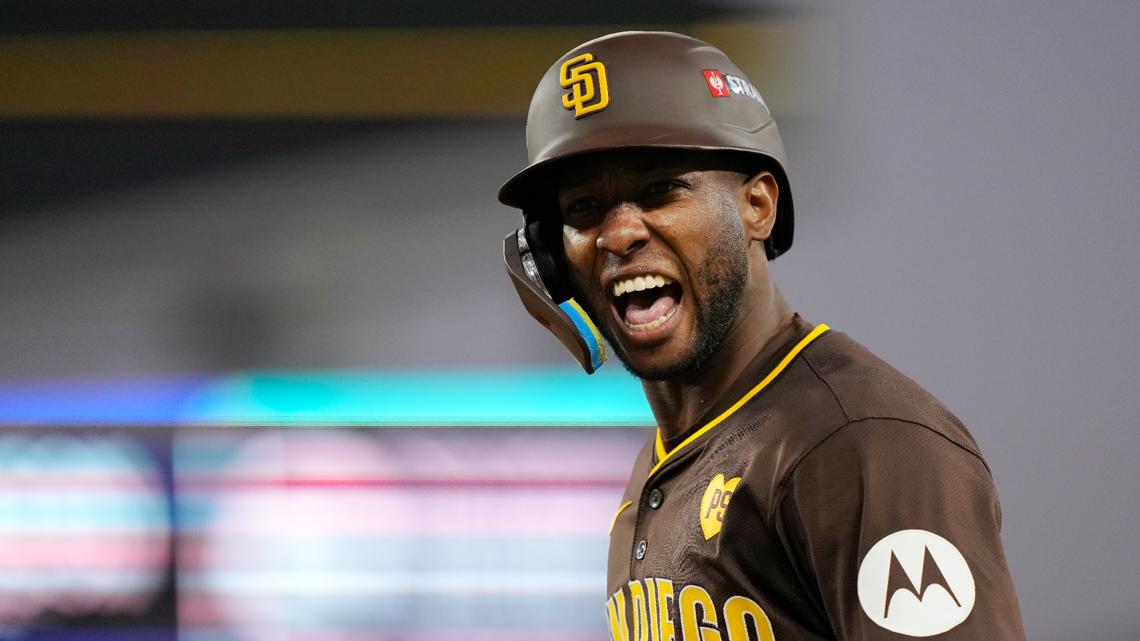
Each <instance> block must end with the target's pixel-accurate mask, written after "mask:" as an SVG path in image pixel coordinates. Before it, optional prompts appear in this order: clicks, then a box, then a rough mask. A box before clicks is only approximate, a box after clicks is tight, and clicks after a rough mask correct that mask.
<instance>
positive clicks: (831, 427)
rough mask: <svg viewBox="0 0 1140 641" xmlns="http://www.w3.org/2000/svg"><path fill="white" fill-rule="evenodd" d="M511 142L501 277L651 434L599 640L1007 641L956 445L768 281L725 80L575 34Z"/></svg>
mask: <svg viewBox="0 0 1140 641" xmlns="http://www.w3.org/2000/svg"><path fill="white" fill-rule="evenodd" d="M527 147H528V150H529V157H530V164H529V166H528V167H527V168H526V169H524V170H523V171H522V172H520V173H519V174H518V175H516V176H514V177H513V178H511V179H510V180H508V181H507V182H506V184H505V185H504V186H503V188H502V190H501V191H500V192H499V198H500V200H501V201H502V202H503V203H505V204H507V205H511V206H514V207H518V208H521V209H522V210H523V215H524V222H525V224H524V226H523V227H522V228H521V229H519V230H518V231H516V232H514V233H512V234H510V235H508V237H507V238H506V241H505V245H504V248H505V258H506V264H507V271H508V274H509V275H510V276H511V280H512V282H513V283H514V284H515V287H516V289H517V290H518V292H519V295H520V298H521V299H522V301H523V303H524V305H525V307H526V308H527V310H528V311H529V312H530V313H531V315H533V316H534V317H535V318H536V319H537V320H538V321H539V322H540V323H542V324H543V325H544V326H546V327H547V328H548V329H550V330H551V331H552V332H553V333H554V334H555V335H556V336H557V337H558V338H559V340H561V341H562V343H563V344H564V345H565V346H566V347H567V348H568V349H569V350H570V352H571V353H572V354H573V355H574V356H575V358H576V359H577V360H578V361H579V363H580V364H581V365H582V367H583V368H584V369H585V370H586V371H587V372H593V371H594V370H595V369H597V368H598V367H599V366H600V365H601V364H602V362H603V361H604V360H605V357H606V353H605V350H606V347H607V344H608V347H610V348H611V349H612V350H613V352H615V353H616V354H617V356H618V358H619V359H620V360H621V361H622V362H623V363H624V364H625V366H626V367H627V368H628V369H629V370H630V371H631V372H632V373H633V374H635V375H636V376H638V377H639V378H640V379H641V381H642V384H643V387H644V390H645V395H646V398H647V399H648V401H649V405H650V407H651V408H652V410H653V414H654V417H655V418H656V420H657V424H658V427H657V430H656V433H655V434H654V435H653V436H652V438H651V439H650V440H649V442H647V443H646V445H645V447H644V448H643V449H642V451H641V453H640V454H639V455H638V457H637V459H636V461H635V462H634V465H633V473H632V476H631V478H630V481H629V485H628V486H627V488H626V490H625V495H624V497H623V498H622V502H621V504H620V506H618V507H617V513H616V515H615V516H614V520H613V524H612V526H611V531H610V553H609V572H608V577H609V579H608V582H609V586H608V594H609V599H608V601H607V602H606V604H605V616H606V617H607V620H608V622H609V629H610V634H611V637H612V639H613V641H681V640H683V641H747V640H759V641H772V640H774V639H778V640H780V641H801V640H802V641H808V640H817V639H843V640H856V639H868V640H870V639H874V640H880V639H881V640H884V641H886V640H896V641H897V640H901V639H908V638H915V637H935V638H937V639H943V640H951V639H953V640H969V641H983V640H984V641H1004V640H1014V639H1024V632H1023V630H1022V624H1021V618H1020V614H1019V610H1018V603H1017V597H1016V595H1015V593H1014V587H1013V583H1012V581H1011V579H1010V575H1009V570H1008V567H1007V564H1006V559H1005V555H1004V553H1003V551H1002V544H1001V538H1000V535H999V532H1000V529H1001V510H1000V507H999V505H998V497H997V494H996V492H995V490H994V485H993V481H992V478H991V476H990V471H989V469H988V468H987V466H986V463H985V461H984V460H983V459H982V456H981V454H980V452H979V451H978V446H977V444H976V443H975V442H974V440H973V438H971V436H970V434H969V432H967V431H966V428H965V427H964V426H963V425H962V424H961V423H960V422H959V421H958V419H957V418H955V417H954V415H952V414H951V413H950V412H949V411H948V410H947V409H946V408H945V407H943V406H942V404H941V403H939V402H938V401H937V400H936V399H934V398H933V397H932V396H931V395H930V394H929V393H927V392H926V391H925V390H923V389H922V388H921V387H919V386H918V385H917V384H915V383H914V382H912V381H910V380H909V379H907V378H906V377H905V376H903V375H902V374H900V373H899V372H898V371H896V370H895V369H894V368H892V367H891V366H890V365H888V364H886V363H884V362H883V361H882V360H880V359H878V358H877V357H875V356H874V355H873V354H871V353H870V352H869V351H867V350H866V349H865V348H863V347H862V346H861V345H859V344H858V343H856V342H855V341H854V340H852V339H851V338H849V337H848V336H846V335H845V334H843V333H840V332H838V331H835V330H831V329H829V328H828V327H827V326H826V325H812V324H811V323H809V322H808V321H806V320H804V319H803V318H801V317H800V316H798V315H797V314H795V313H794V312H793V311H792V310H791V309H790V308H789V306H788V304H787V303H786V302H785V301H784V299H783V298H782V297H781V295H780V292H779V290H777V288H776V286H775V285H774V283H773V282H772V279H771V278H770V275H769V270H768V261H770V260H773V259H775V258H776V257H778V256H780V255H781V254H783V253H784V252H786V251H787V250H788V248H789V247H790V246H791V244H792V230H793V225H792V223H793V212H794V210H793V207H792V193H791V190H790V188H789V184H788V177H787V174H786V172H785V166H786V161H785V157H784V149H783V146H782V144H781V141H780V136H779V133H778V131H777V129H776V123H775V122H774V121H773V119H772V116H771V113H770V112H769V110H768V107H767V105H766V104H765V103H764V100H763V98H762V97H761V95H760V93H759V92H758V91H757V90H756V88H755V86H754V85H753V84H752V83H751V82H749V80H748V79H747V78H746V77H745V75H744V74H743V73H741V71H740V69H738V68H737V67H736V66H735V65H734V64H733V63H732V62H731V61H730V60H729V59H728V58H727V57H726V56H725V55H724V54H723V53H722V52H720V51H719V50H717V49H716V48H714V47H712V46H710V45H709V44H706V43H704V42H701V41H698V40H694V39H692V38H689V37H686V36H683V35H679V34H675V33H654V32H626V33H617V34H613V35H609V36H606V37H603V38H599V39H597V40H592V41H590V42H587V43H585V44H582V45H580V46H579V47H577V48H575V49H573V50H572V51H570V52H568V53H567V54H565V55H564V56H562V57H561V58H560V59H559V60H558V61H556V62H555V63H554V64H553V65H552V66H551V67H550V69H549V71H548V72H547V73H546V75H545V76H544V77H543V78H542V80H541V82H540V83H539V85H538V88H537V89H536V91H535V93H534V98H533V101H532V102H531V106H530V112H529V115H528V118H527ZM602 337H604V338H605V341H604V342H603V340H602ZM583 402H588V400H584V401H583Z"/></svg>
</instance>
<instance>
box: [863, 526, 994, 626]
mask: <svg viewBox="0 0 1140 641" xmlns="http://www.w3.org/2000/svg"><path fill="white" fill-rule="evenodd" d="M858 585H859V603H860V604H861V605H862V606H863V612H864V613H866V615H867V617H868V618H870V619H871V620H872V621H874V622H875V623H876V624H877V625H879V626H881V627H883V628H886V629H887V630H890V631H892V632H897V633H899V634H905V635H907V636H911V637H929V636H933V635H935V634H941V633H943V632H946V631H947V630H950V629H952V628H954V627H955V626H957V625H958V624H960V623H962V622H963V621H965V620H966V617H968V616H970V611H971V610H973V608H974V577H973V575H972V574H970V566H969V565H967V564H966V559H965V557H963V556H962V553H961V552H959V551H958V548H956V547H954V544H953V543H951V542H949V541H947V540H946V539H944V538H942V537H941V536H938V535H937V534H934V533H933V532H927V531H926V530H901V531H899V532H895V533H894V534H890V535H888V536H886V537H884V538H883V539H882V540H881V541H879V542H878V543H876V544H875V545H873V546H871V549H870V550H867V555H866V556H864V557H863V562H862V563H861V564H860V565H859V584H858Z"/></svg>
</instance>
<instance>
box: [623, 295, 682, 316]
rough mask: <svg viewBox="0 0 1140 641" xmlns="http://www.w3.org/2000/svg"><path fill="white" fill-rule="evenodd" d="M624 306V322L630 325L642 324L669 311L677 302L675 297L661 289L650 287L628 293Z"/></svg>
mask: <svg viewBox="0 0 1140 641" xmlns="http://www.w3.org/2000/svg"><path fill="white" fill-rule="evenodd" d="M628 296H629V302H628V303H627V304H626V306H625V322H627V323H629V324H630V325H644V324H646V323H648V322H650V321H654V320H657V319H658V318H660V317H662V316H664V315H665V314H667V313H669V310H671V309H673V306H674V305H676V304H677V299H675V298H673V296H672V295H671V294H670V293H668V292H666V291H665V290H663V289H651V290H646V291H643V292H634V293H632V294H629V295H628Z"/></svg>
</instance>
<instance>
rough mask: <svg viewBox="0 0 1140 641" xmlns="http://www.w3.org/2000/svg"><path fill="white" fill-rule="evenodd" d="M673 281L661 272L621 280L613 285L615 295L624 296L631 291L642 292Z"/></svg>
mask: <svg viewBox="0 0 1140 641" xmlns="http://www.w3.org/2000/svg"><path fill="white" fill-rule="evenodd" d="M672 282H673V281H671V280H669V279H668V278H665V277H664V276H662V275H660V274H649V275H646V276H637V277H635V278H626V279H623V280H619V281H617V282H616V283H614V285H613V292H614V296H615V297H617V296H622V295H624V294H628V293H629V292H641V291H645V290H647V289H653V288H654V287H664V286H666V285H668V284H669V283H672Z"/></svg>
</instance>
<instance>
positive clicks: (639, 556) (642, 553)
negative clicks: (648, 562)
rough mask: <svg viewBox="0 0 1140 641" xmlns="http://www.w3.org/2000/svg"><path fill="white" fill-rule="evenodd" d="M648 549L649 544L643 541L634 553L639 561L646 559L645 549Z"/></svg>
mask: <svg viewBox="0 0 1140 641" xmlns="http://www.w3.org/2000/svg"><path fill="white" fill-rule="evenodd" d="M647 547H649V544H648V543H646V542H645V539H641V542H640V543H638V544H637V550H635V551H634V553H633V555H634V556H636V557H637V560H638V561H640V560H642V559H644V558H645V548H647Z"/></svg>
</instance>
